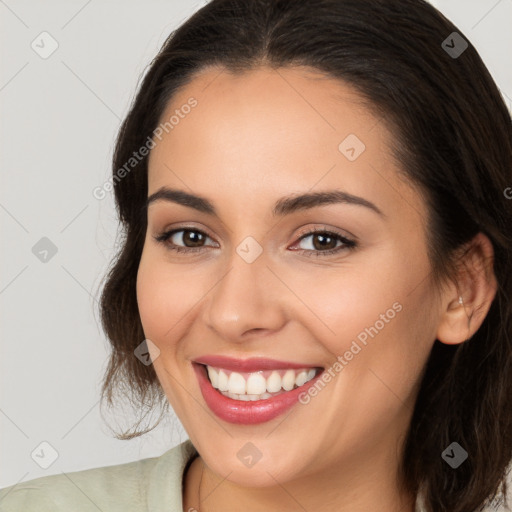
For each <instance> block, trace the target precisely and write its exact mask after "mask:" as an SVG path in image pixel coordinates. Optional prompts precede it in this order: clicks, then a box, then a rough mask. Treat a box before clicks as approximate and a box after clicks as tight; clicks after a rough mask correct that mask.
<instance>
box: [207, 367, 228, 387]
mask: <svg viewBox="0 0 512 512" xmlns="http://www.w3.org/2000/svg"><path fill="white" fill-rule="evenodd" d="M208 368H210V367H209V366H208ZM212 369H213V368H212ZM214 371H215V370H214ZM212 385H213V383H212ZM217 386H218V387H217V389H218V390H219V391H227V390H228V376H227V375H226V374H225V373H224V372H223V371H222V370H220V371H219V381H218V383H217ZM213 387H215V386H213Z"/></svg>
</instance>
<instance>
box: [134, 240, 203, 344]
mask: <svg viewBox="0 0 512 512" xmlns="http://www.w3.org/2000/svg"><path fill="white" fill-rule="evenodd" d="M155 253H156V251H154V250H152V249H149V250H146V249H145V250H144V252H143V254H142V257H141V261H140V264H139V270H138V273H137V302H138V306H139V313H140V317H141V322H142V326H143V328H144V333H145V335H146V337H148V338H149V339H154V340H155V342H157V343H158V344H159V345H160V344H164V342H165V341H166V340H169V339H171V338H176V336H177V335H178V334H179V331H181V330H183V328H184V325H185V324H186V315H187V313H188V312H190V311H191V309H192V308H193V305H194V304H195V303H196V302H197V299H198V297H200V296H201V295H200V287H201V284H200V281H198V280H195V279H194V278H193V276H192V275H191V273H190V272H182V271H180V270H179V269H176V266H175V265H171V264H169V263H168V262H166V261H165V259H164V258H163V257H162V255H161V254H160V255H158V254H155Z"/></svg>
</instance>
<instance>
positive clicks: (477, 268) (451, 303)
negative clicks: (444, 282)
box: [436, 233, 498, 345]
mask: <svg viewBox="0 0 512 512" xmlns="http://www.w3.org/2000/svg"><path fill="white" fill-rule="evenodd" d="M493 264H494V249H493V246H492V243H491V241H490V240H489V238H488V237H487V236H486V235H484V234H483V233H478V234H477V235H476V236H475V237H474V238H473V239H472V240H471V241H470V242H468V244H466V246H465V251H464V252H463V254H462V257H461V261H460V265H459V268H460V271H459V273H458V274H457V276H456V279H455V282H456V284H455V283H452V284H450V285H449V286H447V288H446V289H445V290H444V292H443V296H442V301H441V307H442V309H441V317H440V320H439V325H438V328H437V334H436V337H437V339H438V340H439V341H440V342H441V343H446V344H447V345H455V344H458V343H462V342H464V341H466V340H468V339H470V338H471V336H473V334H475V332H476V331H477V330H478V329H479V328H480V326H481V325H482V322H483V321H484V319H485V317H486V315H487V313H488V311H489V308H490V307H491V304H492V301H493V300H494V297H495V295H496V290H497V287H498V283H497V279H496V275H495V274H494V268H493V266H494V265H493ZM459 297H462V304H461V303H459Z"/></svg>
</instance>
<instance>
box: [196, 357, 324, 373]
mask: <svg viewBox="0 0 512 512" xmlns="http://www.w3.org/2000/svg"><path fill="white" fill-rule="evenodd" d="M194 362H195V363H199V364H204V365H208V366H213V367H215V368H224V369H226V370H231V371H234V372H237V371H238V372H254V371H258V370H280V369H282V368H318V366H315V365H311V364H307V363H306V364H304V363H292V362H290V361H279V360H277V359H267V358H265V357H251V358H248V359H236V358H234V357H228V356H216V355H206V356H202V357H198V358H196V359H194Z"/></svg>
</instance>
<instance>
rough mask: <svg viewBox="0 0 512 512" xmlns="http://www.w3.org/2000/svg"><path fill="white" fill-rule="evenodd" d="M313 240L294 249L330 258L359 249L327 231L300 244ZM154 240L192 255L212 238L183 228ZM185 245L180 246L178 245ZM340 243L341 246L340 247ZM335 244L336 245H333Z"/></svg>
mask: <svg viewBox="0 0 512 512" xmlns="http://www.w3.org/2000/svg"><path fill="white" fill-rule="evenodd" d="M308 238H311V242H312V243H311V242H310V243H308V244H306V245H309V248H306V249H304V248H302V249H293V250H295V251H298V252H301V253H302V254H304V255H306V256H328V255H331V254H335V253H339V252H341V251H346V250H353V249H355V248H356V247H357V243H356V242H355V241H354V240H350V239H349V238H347V237H346V236H343V235H341V234H339V233H335V232H332V231H326V230H312V231H308V232H307V233H305V234H303V235H302V236H301V237H300V239H299V243H300V242H302V241H304V240H306V239H308ZM154 239H155V240H156V241H157V242H159V243H162V244H164V245H165V246H166V248H168V249H169V250H171V251H176V252H180V253H191V252H198V251H200V250H201V249H203V248H204V247H207V246H205V245H204V242H205V240H206V239H210V240H211V238H210V237H209V236H208V235H207V234H206V233H204V232H203V231H201V230H198V229H192V228H181V229H174V230H171V231H166V232H164V233H162V234H160V235H158V236H155V237H154ZM180 243H181V244H183V245H178V244H180ZM338 243H340V245H338ZM333 244H334V245H333Z"/></svg>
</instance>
